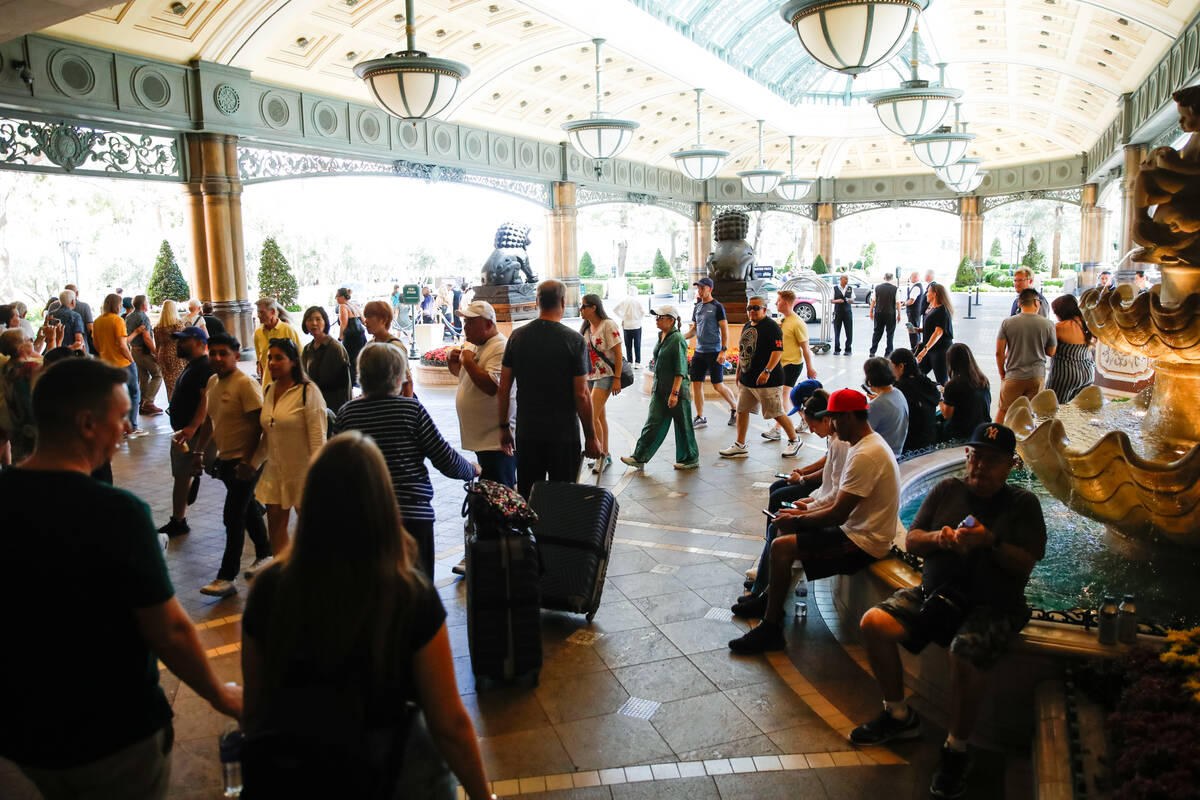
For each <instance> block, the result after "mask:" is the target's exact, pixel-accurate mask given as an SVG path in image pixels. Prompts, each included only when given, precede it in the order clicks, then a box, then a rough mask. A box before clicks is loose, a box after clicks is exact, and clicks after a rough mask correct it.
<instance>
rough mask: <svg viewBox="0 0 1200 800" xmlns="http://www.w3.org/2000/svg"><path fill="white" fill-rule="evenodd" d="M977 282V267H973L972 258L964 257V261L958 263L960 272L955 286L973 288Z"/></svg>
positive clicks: (956, 275)
mask: <svg viewBox="0 0 1200 800" xmlns="http://www.w3.org/2000/svg"><path fill="white" fill-rule="evenodd" d="M976 280H977V276H976V274H975V267H974V266H972V265H971V258H970V256H963V259H962V261H960V262H958V272H957V273H956V274H955V276H954V285H955V286H971V285H973V284H974V283H975V282H976Z"/></svg>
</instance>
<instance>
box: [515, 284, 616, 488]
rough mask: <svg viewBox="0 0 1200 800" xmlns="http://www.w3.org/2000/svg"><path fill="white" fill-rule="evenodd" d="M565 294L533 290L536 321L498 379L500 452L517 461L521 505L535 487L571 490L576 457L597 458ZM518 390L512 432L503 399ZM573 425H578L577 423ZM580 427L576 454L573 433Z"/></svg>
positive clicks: (584, 366) (578, 339)
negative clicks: (562, 485)
mask: <svg viewBox="0 0 1200 800" xmlns="http://www.w3.org/2000/svg"><path fill="white" fill-rule="evenodd" d="M566 294H567V287H566V286H564V285H563V284H562V282H561V281H555V280H546V281H542V282H541V283H540V284H538V290H537V302H538V309H539V314H538V318H537V319H535V320H533V321H532V322H529V323H527V324H525V325H523V326H521V327H520V328H517V329H516V330H515V331H513V332H512V336H510V337H509V338H508V345H507V346H506V347H505V348H504V360H503V362H502V364H503V369H502V370H501V372H500V390H499V391H498V392H497V393H496V395H497V398H498V399H499V403H497V406H498V408H499V417H498V419H499V423H500V445H501V447H502V448H503V449H504V452H505V453H508V454H509V455H512V454H513V453H514V448H515V452H516V456H517V491H519V492H520V493H521V494H522V495H524V496H525V497H528V496H529V490H530V489H531V488H533V484H534V483H536V482H537V481H542V480H551V481H567V482H573V481H575V480H576V479H577V478H578V477H579V463H580V459H581V457H582V456H583V455H587V456H588V457H589V458H600V457H601V456H603V455H604V454H603V453H601V452H600V445H599V443H598V442H597V441H596V434H595V429H594V428H593V426H592V398H591V395H590V394H589V393H588V387H587V374H588V366H589V365H588V359H587V346H586V344H585V343H584V341H583V337H582V336H580V335H579V334H578V333H576V332H575V331H573V330H571V329H570V328H568V327H566V326H565V325H563V324H562V322H561V320H562V318H563V314H564V313H565V311H566ZM513 381H516V384H517V430H516V434H515V438H514V434H513V431H512V429H511V426H510V423H509V421H508V408H509V402H510V401H509V397H510V395H511V393H512V387H513ZM576 419H578V422H576ZM580 425H582V426H583V439H584V445H583V451H584V452H583V453H580V448H579V426H580Z"/></svg>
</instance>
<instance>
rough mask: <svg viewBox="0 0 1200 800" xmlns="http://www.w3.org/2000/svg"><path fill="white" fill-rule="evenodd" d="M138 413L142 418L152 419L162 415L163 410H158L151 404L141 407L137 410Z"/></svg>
mask: <svg viewBox="0 0 1200 800" xmlns="http://www.w3.org/2000/svg"><path fill="white" fill-rule="evenodd" d="M138 413H139V414H141V415H142V416H144V417H153V416H155V415H156V414H161V413H163V410H162V409H161V408H159V407H158V406H156V405H153V404H151V405H148V406H142V407H141V408H139V409H138Z"/></svg>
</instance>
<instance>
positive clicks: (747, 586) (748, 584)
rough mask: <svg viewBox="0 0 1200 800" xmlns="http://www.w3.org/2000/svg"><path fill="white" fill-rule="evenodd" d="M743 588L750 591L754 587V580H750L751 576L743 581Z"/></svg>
mask: <svg viewBox="0 0 1200 800" xmlns="http://www.w3.org/2000/svg"><path fill="white" fill-rule="evenodd" d="M742 588H743V589H745V590H746V591H750V590H751V589H753V588H754V581H752V580H750V579H749V578H746V580H744V581H742Z"/></svg>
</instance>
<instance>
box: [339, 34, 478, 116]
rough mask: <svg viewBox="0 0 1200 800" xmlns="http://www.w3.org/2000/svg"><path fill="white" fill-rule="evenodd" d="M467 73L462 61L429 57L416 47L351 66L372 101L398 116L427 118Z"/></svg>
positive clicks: (446, 101)
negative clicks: (368, 92)
mask: <svg viewBox="0 0 1200 800" xmlns="http://www.w3.org/2000/svg"><path fill="white" fill-rule="evenodd" d="M470 72H471V70H470V69H468V68H467V66H466V65H465V64H460V63H459V62H457V61H451V60H449V59H446V58H430V57H429V56H427V55H425V54H424V53H422V52H420V51H419V50H405V51H402V52H399V53H392V54H391V55H389V56H385V57H383V58H375V59H371V60H370V61H364V62H362V63H361V64H357V65H355V67H354V74H355V75H357V76H358V77H359V78H361V79H362V80H363V81H364V82H366V84H367V88H369V89H370V90H371V95H372V96H373V97H374V98H375V104H376V105H378V106H379V107H380V108H381V109H383V110H384V111H386V112H387V113H389V114H391V115H392V116H393V117H398V118H400V119H428V118H430V117H436V116H437V115H438V114H440V113H442V112H443V111H445V110H446V106H448V105H450V102H451V101H452V100H453V99H454V95H455V93H456V92H457V91H458V85H459V83H460V82H461V81H462V80H463V79H464V78H466V77H467V75H468V74H470Z"/></svg>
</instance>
